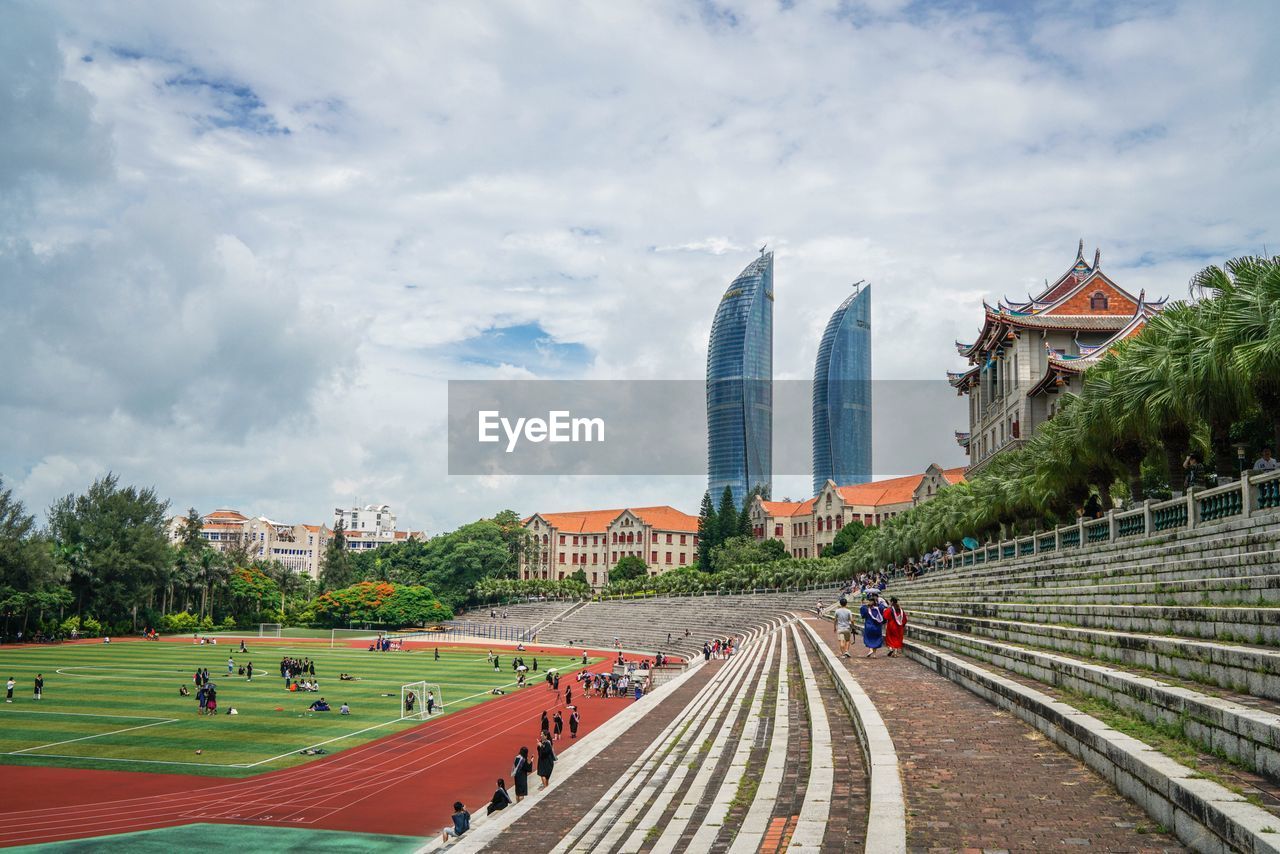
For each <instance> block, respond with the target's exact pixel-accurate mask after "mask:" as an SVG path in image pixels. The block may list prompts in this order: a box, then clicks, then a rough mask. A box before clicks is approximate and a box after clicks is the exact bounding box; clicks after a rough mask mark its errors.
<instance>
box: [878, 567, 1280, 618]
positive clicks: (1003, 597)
mask: <svg viewBox="0 0 1280 854" xmlns="http://www.w3.org/2000/svg"><path fill="white" fill-rule="evenodd" d="M1233 569H1238V568H1233ZM1189 572H1190V571H1189ZM1150 574H1154V573H1150ZM898 592H901V593H902V594H903V595H904V596H906V595H909V596H912V597H921V598H924V597H928V598H929V599H934V600H943V601H947V602H990V601H994V602H1023V603H1027V604H1036V603H1067V602H1074V603H1076V604H1082V605H1084V604H1099V605H1105V604H1111V605H1141V604H1150V605H1166V606H1193V605H1219V606H1239V607H1254V606H1257V607H1270V608H1275V607H1280V575H1223V576H1207V575H1204V574H1200V575H1197V576H1196V577H1193V578H1186V579H1179V580H1161V581H1132V582H1130V581H1117V580H1108V581H1105V582H1096V583H1095V582H1090V583H1072V584H1062V585H1055V586H1049V585H1037V584H1030V583H1022V584H1017V583H1012V582H1009V583H1005V584H1001V585H999V586H994V585H991V586H981V587H975V586H973V585H965V586H947V587H925V588H918V587H904V588H902V589H901V590H900V591H898Z"/></svg>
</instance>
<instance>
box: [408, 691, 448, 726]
mask: <svg viewBox="0 0 1280 854" xmlns="http://www.w3.org/2000/svg"><path fill="white" fill-rule="evenodd" d="M443 706H444V693H443V692H442V691H441V690H440V685H439V684H438V683H436V682H410V683H408V684H407V685H401V686H400V719H401V720H415V721H425V720H426V719H427V718H428V717H429V716H432V715H438V714H440V713H441V712H442V711H443Z"/></svg>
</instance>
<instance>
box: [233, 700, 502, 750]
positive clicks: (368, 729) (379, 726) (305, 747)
mask: <svg viewBox="0 0 1280 854" xmlns="http://www.w3.org/2000/svg"><path fill="white" fill-rule="evenodd" d="M441 684H444V685H447V684H448V683H447V682H445V683H441ZM515 684H516V683H514V682H509V683H507V684H505V685H499V686H497V687H499V688H509V687H511V686H512V685H515ZM492 690H493V689H492V688H491V689H489V691H480V692H477V693H475V694H469V695H468V696H466V697H460V698H458V699H456V700H453V701H452V702H450V703H447V704H446V703H441V704H440V708H442V709H443V708H444V707H445V706H446V705H450V706H454V705H457V704H458V703H461V702H464V701H466V700H473V699H475V698H476V697H487V696H489V693H490V691H492ZM402 720H405V718H392V719H391V720H389V721H383V722H382V723H380V724H374V725H373V726H368V727H365V728H364V729H358V730H355V731H354V732H349V733H346V734H344V735H339V736H335V737H333V738H331V739H328V740H327V741H321V742H318V743H316V744H307V745H303V746H302V747H299V748H297V749H296V750H290V751H289V752H288V753H281V754H280V755H279V756H272V757H271V758H270V759H261V760H259V761H257V762H251V763H249V764H247V765H239V766H237V767H240V768H257V767H258V766H259V765H266V764H267V763H268V762H275V761H276V760H277V759H284V758H285V757H286V756H293V755H295V754H297V753H300V752H302V751H303V750H310V749H312V748H314V747H324V746H325V745H326V744H333V743H334V742H335V741H342V740H343V739H344V738H351V737H352V736H356V735H363V734H364V733H366V732H372V731H373V730H375V729H382V728H383V727H384V726H389V725H390V724H394V723H400V722H401V721H402ZM419 723H425V721H420V722H419Z"/></svg>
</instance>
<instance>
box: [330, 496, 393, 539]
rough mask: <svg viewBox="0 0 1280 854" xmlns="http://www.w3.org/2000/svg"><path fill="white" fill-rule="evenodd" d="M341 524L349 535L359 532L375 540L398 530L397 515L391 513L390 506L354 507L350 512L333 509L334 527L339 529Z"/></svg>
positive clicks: (338, 508) (367, 505)
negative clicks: (338, 526)
mask: <svg viewBox="0 0 1280 854" xmlns="http://www.w3.org/2000/svg"><path fill="white" fill-rule="evenodd" d="M339 522H341V523H342V529H343V530H344V531H345V532H346V533H347V534H348V535H350V534H351V533H352V532H359V533H360V534H362V535H366V536H370V537H373V538H374V539H379V538H380V537H384V536H386V535H387V534H393V533H395V530H396V514H394V513H392V512H391V506H390V505H388V504H366V505H365V506H363V507H352V508H351V509H350V510H345V509H343V508H341V507H335V508H333V524H334V527H337V525H338V523H339Z"/></svg>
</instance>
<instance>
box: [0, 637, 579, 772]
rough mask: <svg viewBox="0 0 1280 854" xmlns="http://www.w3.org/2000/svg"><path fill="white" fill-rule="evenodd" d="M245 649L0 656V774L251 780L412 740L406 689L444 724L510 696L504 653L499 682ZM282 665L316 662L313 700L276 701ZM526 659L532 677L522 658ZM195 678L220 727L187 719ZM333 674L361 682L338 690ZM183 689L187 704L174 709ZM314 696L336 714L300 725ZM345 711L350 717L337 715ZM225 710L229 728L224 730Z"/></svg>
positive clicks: (452, 653)
mask: <svg viewBox="0 0 1280 854" xmlns="http://www.w3.org/2000/svg"><path fill="white" fill-rule="evenodd" d="M246 643H247V646H248V648H249V654H248V655H245V654H243V653H238V652H236V650H237V648H238V645H239V644H238V641H236V642H231V641H223V642H220V643H218V644H217V645H204V646H197V645H193V644H186V643H171V642H161V643H144V642H128V643H114V644H110V645H105V644H68V645H63V646H48V647H27V648H14V649H3V648H0V683H2V682H4V681H6V680H8V678H9V677H10V676H12V677H13V678H14V679H15V680H16V681H17V687H16V688H15V690H14V702H13V703H12V704H4V703H0V763H3V764H22V765H63V766H74V767H83V768H108V769H112V770H118V771H125V770H129V771H161V772H169V773H182V774H206V775H211V776H220V777H247V776H251V775H253V774H259V773H262V772H265V771H275V770H278V769H280V768H288V767H290V766H293V765H299V764H302V763H305V762H308V761H311V760H312V759H313V758H314V757H310V756H302V755H299V751H301V750H303V749H304V748H307V747H311V746H315V745H323V748H324V749H325V750H326V751H328V752H330V753H334V752H337V751H340V750H344V749H346V748H349V747H354V746H356V745H359V744H362V743H364V742H367V741H370V740H372V739H375V738H380V737H382V736H384V735H387V734H389V733H394V732H398V731H400V730H402V729H405V728H407V727H409V726H413V725H414V724H416V723H418V722H417V721H401V720H400V719H399V715H400V686H401V685H403V684H405V683H408V682H415V681H418V680H425V681H427V682H434V683H438V684H439V685H440V686H441V691H442V694H443V698H444V701H445V703H446V707H445V713H446V714H447V713H452V712H456V711H459V710H461V709H465V708H468V707H470V706H474V705H476V704H479V703H483V702H485V701H487V700H490V699H493V697H492V695H491V694H490V693H489V692H490V690H492V689H493V688H494V687H504V688H506V689H508V690H510V689H511V687H512V685H513V683H514V674H513V673H512V671H511V667H510V662H511V654H512V653H511V651H510V649H501V650H495V651H496V652H498V653H499V655H500V656H501V658H502V670H501V671H499V672H496V673H495V672H494V670H493V667H492V666H491V665H489V664H488V663H487V662H486V660H485V652H484V650H482V649H462V648H441V651H440V661H438V662H437V661H435V660H434V659H433V656H432V652H431V650H425V651H421V650H420V651H406V652H387V653H376V652H368V651H365V650H364V649H351V648H339V649H329V648H328V645H327V644H323V643H298V642H296V641H291V640H289V639H287V638H286V639H278V640H277V639H264V640H257V639H247V640H246ZM228 655H230V656H231V657H232V658H234V659H235V664H236V669H237V670H238V669H239V667H240V665H244V664H247V663H248V662H250V661H252V662H253V666H254V671H255V675H254V678H253V681H252V682H247V681H246V680H245V678H244V677H243V676H238V675H233V676H230V677H228V676H227V657H228ZM285 655H289V656H292V657H296V658H302V657H307V658H310V659H311V660H312V661H314V662H315V665H316V679H317V680H318V681H319V683H320V689H321V690H320V691H319V692H318V693H316V694H311V693H302V692H298V693H292V692H289V691H285V690H284V688H283V684H284V683H283V680H281V679H280V675H279V664H280V659H281V657H283V656H285ZM525 658H526V661H529V663H532V662H531V661H530V659H531V658H532V656H531V655H529V654H528V653H526V654H525ZM598 660H599V659H593V661H598ZM538 665H539V667H540V668H541V671H540V674H541V672H544V671H546V669H547V668H549V667H558V668H562V669H564V670H566V671H567V672H572V671H573V670H575V669H577V668H578V667H580V666H581V665H582V659H581V658H580V657H579V658H569V657H550V656H538ZM197 667H205V668H207V669H208V670H209V676H210V679H211V680H212V681H213V683H214V684H215V685H216V686H217V689H218V711H219V714H218V715H217V716H216V717H200V716H199V715H197V710H198V709H197V705H196V700H195V686H194V685H193V684H192V674H193V673H194V671H195V669H196V668H197ZM37 672H39V673H43V674H44V680H45V688H44V699H43V700H41V701H40V702H38V703H37V702H35V701H34V700H33V699H32V679H33V678H34V677H35V675H36V673H37ZM343 672H345V673H349V674H351V675H353V676H357V677H359V679H358V681H355V682H344V681H339V680H338V674H339V673H343ZM538 678H539V677H538V676H537V675H535V676H534V677H533V679H532V680H531V681H532V682H533V683H534V684H536V683H537V679H538ZM179 685H186V686H187V687H188V688H189V689H190V690H191V692H192V694H191V696H189V697H182V696H179V694H178V686H179ZM526 690H529V689H526ZM384 694H386V695H390V696H383V695H384ZM320 696H323V697H324V698H325V699H326V700H327V701H328V702H329V703H330V705H331V706H332V707H333V711H332V712H328V713H316V712H309V711H307V706H309V705H310V704H311V702H312V701H313V700H315V699H317V698H318V697H320ZM343 702H346V703H348V704H350V706H351V715H350V716H345V715H339V714H338V706H339V705H340V704H341V703H343ZM232 706H234V707H235V708H236V710H237V712H238V714H237V715H235V716H228V715H227V714H226V710H227V709H228V708H229V707H232ZM277 709H279V711H277ZM197 749H199V750H201V751H202V753H201V754H196V752H195V751H196V750H197Z"/></svg>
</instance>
